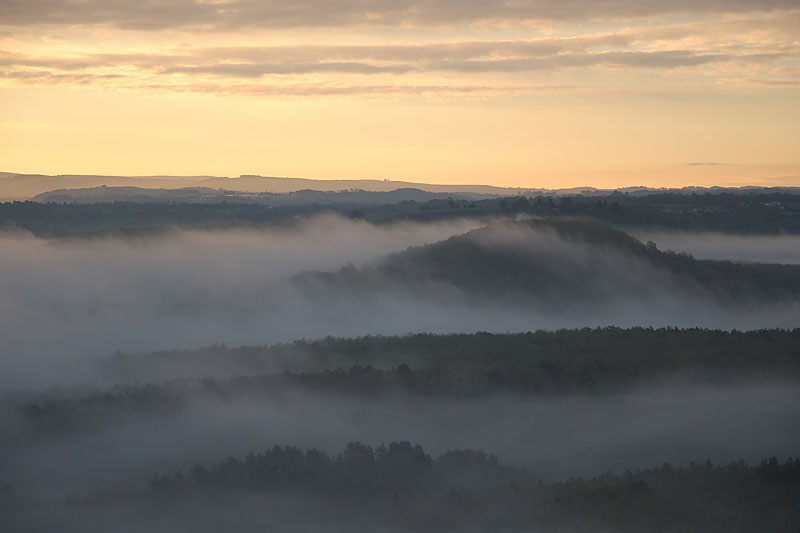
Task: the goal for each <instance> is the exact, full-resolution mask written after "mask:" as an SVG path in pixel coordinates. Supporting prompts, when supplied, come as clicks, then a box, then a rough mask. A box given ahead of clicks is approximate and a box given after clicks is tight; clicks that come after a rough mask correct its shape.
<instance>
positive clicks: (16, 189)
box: [0, 173, 538, 201]
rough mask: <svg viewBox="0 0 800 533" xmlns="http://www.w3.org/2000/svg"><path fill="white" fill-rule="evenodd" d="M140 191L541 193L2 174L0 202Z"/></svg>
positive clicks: (378, 183)
mask: <svg viewBox="0 0 800 533" xmlns="http://www.w3.org/2000/svg"><path fill="white" fill-rule="evenodd" d="M102 185H105V186H107V187H140V188H147V189H181V188H184V187H200V188H208V189H222V190H225V191H238V192H253V193H264V192H267V193H289V192H295V191H301V190H316V191H349V190H353V189H357V190H362V191H383V192H389V191H394V190H397V189H408V188H412V189H419V190H422V191H427V192H433V193H459V192H462V193H476V194H485V195H509V194H517V193H531V192H533V191H536V190H538V189H515V188H510V187H493V186H490V185H431V184H427V183H412V182H406V181H390V180H314V179H305V178H277V177H264V176H249V175H248V176H240V177H238V178H226V177H213V176H82V175H59V176H46V175H41V174H13V173H0V200H6V201H7V200H25V199H29V198H32V197H34V196H36V195H37V194H41V193H44V192H48V191H55V190H61V189H82V188H89V187H100V186H102Z"/></svg>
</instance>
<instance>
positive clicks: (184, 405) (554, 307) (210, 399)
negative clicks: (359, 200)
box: [0, 206, 800, 532]
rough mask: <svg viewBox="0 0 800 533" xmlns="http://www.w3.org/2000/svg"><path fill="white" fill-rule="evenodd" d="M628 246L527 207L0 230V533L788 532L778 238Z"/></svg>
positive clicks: (794, 351)
mask: <svg viewBox="0 0 800 533" xmlns="http://www.w3.org/2000/svg"><path fill="white" fill-rule="evenodd" d="M168 208H169V207H168V206H166V207H163V209H168ZM546 208H547V209H549V207H546ZM454 209H455V208H454ZM633 234H634V235H636V236H637V237H638V238H634V237H633V236H632V235H631V234H629V233H626V232H625V231H623V230H620V229H617V228H616V227H614V226H611V225H609V224H607V223H606V222H603V221H599V220H595V219H588V218H582V217H572V216H559V217H540V216H534V215H533V214H532V213H530V212H525V211H524V210H521V211H520V212H515V213H505V216H500V215H498V216H492V218H491V219H487V218H486V217H475V216H465V217H456V216H447V217H441V218H438V219H436V218H434V219H432V220H430V221H427V222H426V221H420V220H417V221H413V220H395V221H393V222H386V221H384V222H382V223H380V224H376V223H373V222H369V221H366V220H363V219H360V218H359V217H351V218H346V217H343V216H340V215H335V214H322V215H316V216H312V217H308V218H305V217H299V218H292V219H290V220H287V221H284V222H283V223H281V224H273V225H270V226H259V227H255V226H248V227H228V228H216V229H212V228H206V229H198V228H194V229H192V228H189V229H187V228H177V227H172V226H166V227H160V228H158V231H146V232H139V231H137V232H126V231H120V232H111V233H108V232H103V233H96V234H91V235H69V236H61V237H58V238H45V237H44V236H42V235H38V236H36V235H33V234H32V233H30V232H27V231H21V230H20V229H19V228H17V229H15V230H14V231H9V232H7V233H5V234H3V236H2V237H0V247H2V250H3V252H4V255H3V259H2V261H0V338H2V339H3V343H4V346H3V350H2V351H0V363H2V366H3V370H4V371H3V373H2V376H0V422H2V426H1V427H2V430H0V456H1V457H2V458H3V459H2V460H1V462H0V467H2V468H0V487H5V488H3V491H2V493H1V494H0V513H3V514H5V515H6V516H7V518H8V519H9V523H11V524H13V526H14V527H15V528H16V529H19V530H32V531H39V530H40V531H47V530H51V529H53V527H54V525H55V524H62V525H64V524H66V525H67V526H65V530H67V531H70V529H69V527H72V528H73V529H72V530H75V531H80V530H86V529H93V528H94V529H96V528H100V529H102V528H108V527H111V526H110V525H114V524H119V523H123V522H124V523H126V524H128V525H129V530H130V531H140V530H164V531H166V530H171V531H175V530H178V531H181V530H184V531H196V530H201V531H202V530H204V529H203V528H204V527H206V530H214V529H215V528H219V527H220V524H222V523H235V524H236V525H237V527H239V528H241V529H242V530H257V529H263V528H264V527H265V524H268V523H270V520H274V519H275V517H276V516H280V517H281V518H280V519H281V520H282V521H283V523H285V524H287V529H291V528H295V529H296V530H316V529H320V530H341V531H372V530H376V529H384V530H387V531H426V530H427V531H440V530H469V528H470V527H472V528H473V529H474V530H476V531H487V530H503V529H505V530H509V531H512V530H513V531H522V530H536V528H541V530H543V531H584V530H585V531H597V530H605V531H614V532H616V531H649V530H654V528H656V526H657V524H660V523H665V524H668V525H667V526H665V527H664V528H663V530H664V531H681V530H692V531H730V530H737V531H747V530H748V529H747V528H748V527H752V526H753V524H760V525H762V526H763V527H764V530H768V531H795V530H796V527H795V526H796V525H797V524H798V523H800V518H799V517H798V516H797V513H796V512H794V511H792V509H793V507H794V503H795V502H800V485H799V484H798V483H797V480H796V479H795V477H793V476H795V473H794V469H795V468H796V465H795V463H794V462H792V461H788V462H786V461H787V458H789V457H796V456H797V455H798V452H799V451H800V450H798V442H800V424H799V423H798V422H797V421H798V420H800V360H798V354H800V344H799V343H800V330H798V329H793V328H797V326H798V325H800V324H798V317H800V266H798V265H795V264H793V263H795V262H796V261H794V260H792V257H794V255H793V254H794V251H793V244H794V242H795V240H796V239H795V237H790V236H782V235H779V236H758V237H756V236H748V237H742V236H738V237H734V236H730V235H726V236H717V235H713V234H709V233H697V234H691V233H682V234H666V233H657V232H656V230H654V229H652V228H650V229H646V228H645V229H641V230H639V232H638V233H637V232H633ZM670 239H672V240H670ZM647 241H653V242H651V243H648V242H647ZM709 243H711V244H709ZM712 244H713V245H712ZM667 250H674V252H671V251H667ZM695 251H696V252H697V253H695ZM684 252H690V253H691V254H692V255H694V256H695V257H692V255H689V254H687V253H684ZM706 257H707V258H709V259H705V258H706ZM711 259H713V260H711ZM776 263H782V264H776ZM609 326H614V327H609ZM562 328H568V329H562ZM589 328H597V329H589ZM676 328H680V329H676ZM767 328H768V329H767ZM420 332H425V333H424V334H423V333H420ZM506 332H516V333H512V334H505V333H506ZM519 332H522V333H519ZM455 333H461V334H459V335H457V334H455ZM395 335H397V336H395ZM298 339H308V340H302V341H301V340H298ZM276 343H279V344H276ZM347 443H350V444H347ZM364 443H366V444H364ZM409 443H415V445H418V446H413V445H411V444H409ZM367 445H369V446H367ZM384 445H385V446H384ZM276 446H277V448H276ZM343 446H344V447H345V448H344V451H342V449H343ZM295 447H296V448H295ZM307 449H311V450H312V451H308V452H306V451H300V450H307ZM423 449H424V451H423ZM453 450H461V451H458V452H453ZM773 456H775V457H777V458H779V462H774V461H772V460H771V459H770V458H771V457H773ZM228 457H233V458H234V459H226V458H228ZM248 458H250V459H248ZM706 460H710V461H711V462H713V464H714V465H721V466H719V467H713V466H707V467H706V466H703V467H702V468H700V467H699V466H697V465H705V464H706V463H705V461H706ZM740 460H743V461H745V462H744V463H741V462H739V461H740ZM762 461H763V462H762ZM771 461H772V462H771ZM775 461H778V459H776V460H775ZM664 463H669V467H667V466H666V465H664ZM398 465H399V466H398ZM415 465H416V466H415ZM662 465H663V466H662ZM726 465H727V466H726ZM782 465H785V466H782ZM652 467H658V468H657V469H652ZM637 469H650V470H641V471H637V472H636V473H634V474H631V473H630V472H628V473H626V471H635V470H637ZM177 471H180V472H181V473H180V474H177V473H176V472H177ZM401 471H404V472H406V473H405V474H403V475H400V474H399V473H398V472H401ZM609 471H610V472H612V473H613V474H611V473H608V472H609ZM676 472H678V473H676ZM154 474H156V475H155V476H154ZM576 476H580V479H578V478H577V477H576ZM798 479H800V476H798ZM370 487H372V488H374V489H375V490H370ZM681 487H682V488H681ZM754 495H758V496H754ZM681 498H684V499H681ZM712 500H713V501H714V502H716V503H714V505H715V507H714V513H712V515H708V514H706V511H705V510H704V507H703V506H702V505H700V504H698V503H697V502H698V501H712ZM743 500H746V501H747V504H746V505H739V504H737V503H736V502H740V501H743ZM309 509H316V511H315V512H316V513H318V514H313V513H311V514H309V513H310V511H309ZM467 509H470V511H467ZM632 509H635V511H634V510H632ZM676 509H681V511H680V512H676V511H675V510H676ZM764 509H768V510H769V511H765V510H764ZM201 511H202V512H201ZM198 513H199V514H198ZM662 515H663V516H662ZM165 516H166V517H171V520H172V522H171V523H170V525H171V527H170V525H168V523H167V522H165V519H164V518H163V517H165ZM198 516H204V517H205V518H204V519H202V520H200V519H197V517H198ZM407 516H415V517H418V520H417V521H416V522H415V521H414V520H411V521H409V520H408V519H406V518H403V517H407ZM709 516H713V519H712V518H709ZM192 517H194V518H192ZM270 517H272V518H270ZM467 517H468V518H467ZM666 517H670V518H669V520H667V518H666ZM687 528H688V529H687ZM737 528H738V529H737Z"/></svg>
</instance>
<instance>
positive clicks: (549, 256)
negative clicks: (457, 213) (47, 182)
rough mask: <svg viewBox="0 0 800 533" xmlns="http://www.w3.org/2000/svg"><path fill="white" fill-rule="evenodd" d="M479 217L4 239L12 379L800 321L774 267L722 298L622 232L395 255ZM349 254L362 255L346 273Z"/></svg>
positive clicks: (0, 285)
mask: <svg viewBox="0 0 800 533" xmlns="http://www.w3.org/2000/svg"><path fill="white" fill-rule="evenodd" d="M476 224H477V223H476V222H475V221H466V220H458V221H450V222H439V223H430V224H419V223H400V224H394V225H383V226H376V225H372V224H369V223H367V222H362V221H353V220H347V219H342V218H338V217H332V216H325V217H318V218H313V219H310V220H306V221H300V222H298V223H297V224H296V225H294V226H291V227H289V228H283V229H269V230H229V231H215V232H202V231H177V230H176V231H172V232H167V233H165V234H163V235H159V236H151V237H147V238H138V239H119V238H95V239H71V240H65V241H57V242H46V241H42V240H39V239H34V238H26V237H20V236H6V237H3V238H2V239H3V240H2V243H0V244H2V247H3V250H4V252H5V254H4V257H3V260H2V261H0V338H2V339H3V343H4V346H3V352H2V355H1V356H0V363H2V365H3V368H4V373H3V375H2V377H0V387H14V388H25V387H34V388H41V387H47V386H50V385H52V384H53V383H56V382H60V383H63V384H75V383H82V382H93V381H97V380H99V379H100V378H99V376H98V375H97V373H96V372H95V370H94V369H93V367H92V364H93V363H92V361H93V358H94V357H95V356H101V355H108V354H111V353H113V352H114V351H117V350H122V351H125V352H137V351H142V350H157V349H171V348H193V347H198V346H205V345H209V344H213V343H228V344H229V345H258V344H271V343H275V342H284V341H292V340H294V339H298V338H320V337H324V336H328V335H334V336H360V335H371V334H385V335H392V334H404V333H408V332H414V331H429V332H471V331H479V330H482V331H494V332H506V331H528V330H536V329H557V328H570V327H583V326H604V325H619V326H635V325H643V326H679V327H693V326H701V327H713V328H722V329H730V328H737V329H752V328H760V327H793V326H796V325H797V317H798V312H800V307H798V305H797V303H796V300H795V299H794V298H793V296H792V294H791V293H789V292H787V293H786V294H785V295H784V291H781V290H780V289H781V286H780V285H779V283H778V282H776V281H775V280H774V279H772V276H767V277H769V278H770V279H769V280H768V281H770V283H771V284H772V285H771V286H770V290H771V291H772V292H770V293H767V296H766V297H765V296H763V295H761V296H758V294H756V295H755V296H753V297H752V298H751V295H750V293H748V292H746V291H745V292H744V294H743V295H733V296H730V295H728V294H727V293H726V294H725V298H727V300H726V299H720V298H718V297H717V296H718V295H717V294H716V293H715V292H714V291H715V290H716V289H715V287H714V285H716V283H715V280H712V282H714V283H711V284H710V285H709V286H705V285H703V284H702V283H700V282H698V280H697V279H695V278H686V277H685V276H684V277H682V274H681V273H680V272H677V273H676V272H675V271H672V270H669V268H667V266H664V265H659V264H656V263H653V262H652V261H648V260H646V259H643V258H642V257H640V256H637V255H636V254H634V253H631V252H630V250H628V249H625V248H624V247H615V245H614V244H613V242H611V243H609V242H605V243H599V244H598V243H593V242H590V241H586V240H575V239H570V238H568V237H565V236H564V235H562V234H559V233H558V232H555V231H553V230H552V229H548V228H547V227H541V228H537V227H533V226H525V225H519V226H514V225H513V224H512V225H503V224H500V225H498V226H497V227H496V228H494V229H492V230H491V231H483V232H479V233H476V234H474V235H473V234H469V235H467V236H465V237H463V238H460V239H459V240H457V241H453V242H452V243H450V242H448V243H444V245H442V246H438V245H437V246H433V247H422V248H419V247H418V248H413V249H412V250H410V251H408V252H401V253H398V254H395V255H389V256H386V254H387V253H389V252H393V251H402V250H404V249H405V248H406V247H408V246H414V245H422V244H425V243H433V242H436V241H441V240H442V239H446V238H448V237H450V236H451V235H457V234H462V233H464V232H465V231H468V230H471V229H473V228H475V227H476ZM620 235H621V234H620ZM614 238H618V236H616V235H615V236H614ZM347 264H353V265H355V266H354V267H352V268H350V267H348V268H345V269H344V270H339V269H340V268H341V267H343V266H344V265H347ZM308 271H320V272H323V274H311V275H309V274H302V273H304V272H308ZM301 274H302V275H301ZM298 275H299V276H298ZM748 275H749V274H748ZM759 275H760V274H759ZM788 275H791V274H788ZM763 277H764V276H762V278H763ZM750 278H753V275H751V276H750ZM750 278H748V280H749V282H750V284H751V285H752V279H750ZM758 279H761V278H757V276H756V281H758ZM746 281H747V280H746ZM726 283H727V285H726V287H739V284H738V282H737V281H736V279H734V280H733V281H732V282H731V281H730V280H726ZM743 286H744V287H745V289H747V284H745V285H743ZM726 290H727V289H726ZM772 294H780V295H782V296H785V297H784V298H783V299H781V300H775V301H773V298H772V297H771V296H770V295H772ZM732 298H733V300H731V299H732Z"/></svg>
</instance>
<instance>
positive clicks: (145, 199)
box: [31, 185, 494, 205]
mask: <svg viewBox="0 0 800 533" xmlns="http://www.w3.org/2000/svg"><path fill="white" fill-rule="evenodd" d="M487 197H494V195H486V194H478V193H470V192H464V193H435V192H428V191H423V190H421V189H412V188H406V189H395V190H393V191H365V190H359V189H355V190H348V191H320V190H300V191H295V192H287V193H274V192H242V191H231V190H224V189H212V188H210V187H182V188H180V189H147V188H143V187H107V186H105V185H101V186H100V187H90V188H82V189H59V190H55V191H49V192H45V193H42V194H37V195H36V196H34V197H33V198H31V200H32V201H34V202H41V203H48V202H54V203H72V202H76V203H80V204H92V203H102V202H140V203H158V202H182V203H219V202H248V203H258V204H265V205H300V204H311V203H315V202H318V203H324V204H358V205H365V204H389V203H396V202H408V201H414V202H427V201H428V200H434V199H449V198H453V199H459V200H469V199H482V198H487Z"/></svg>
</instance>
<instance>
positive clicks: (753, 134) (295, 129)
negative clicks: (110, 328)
mask: <svg viewBox="0 0 800 533" xmlns="http://www.w3.org/2000/svg"><path fill="white" fill-rule="evenodd" d="M798 138H800V0H695V1H691V2H690V1H683V0H678V1H675V2H656V1H655V0H626V1H612V0H573V1H564V0H558V1H556V0H529V1H526V0H519V1H514V2H510V1H493V0H459V1H455V0H428V1H413V0H295V1H293V2H285V1H278V0H261V1H256V0H171V1H166V0H148V1H142V0H137V1H130V0H82V1H71V0H4V1H3V2H0V141H1V142H0V160H2V161H3V164H2V168H0V170H4V171H16V172H32V173H33V172H41V173H94V174H97V173H106V174H125V175H134V174H163V173H169V174H217V175H229V176H230V175H238V174H245V173H247V174H263V175H277V176H283V175H286V176H297V177H312V178H342V179H346V178H378V179H380V178H391V179H404V180H410V181H423V182H440V183H458V182H461V183H491V184H496V185H508V186H520V187H542V186H543V187H561V186H578V185H594V186H601V187H609V186H624V185H651V186H678V185H688V184H699V185H709V184H725V185H743V184H749V183H752V184H766V185H798V186H800V155H798V154H800V150H798V146H800V145H798ZM698 163H700V164H698Z"/></svg>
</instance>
